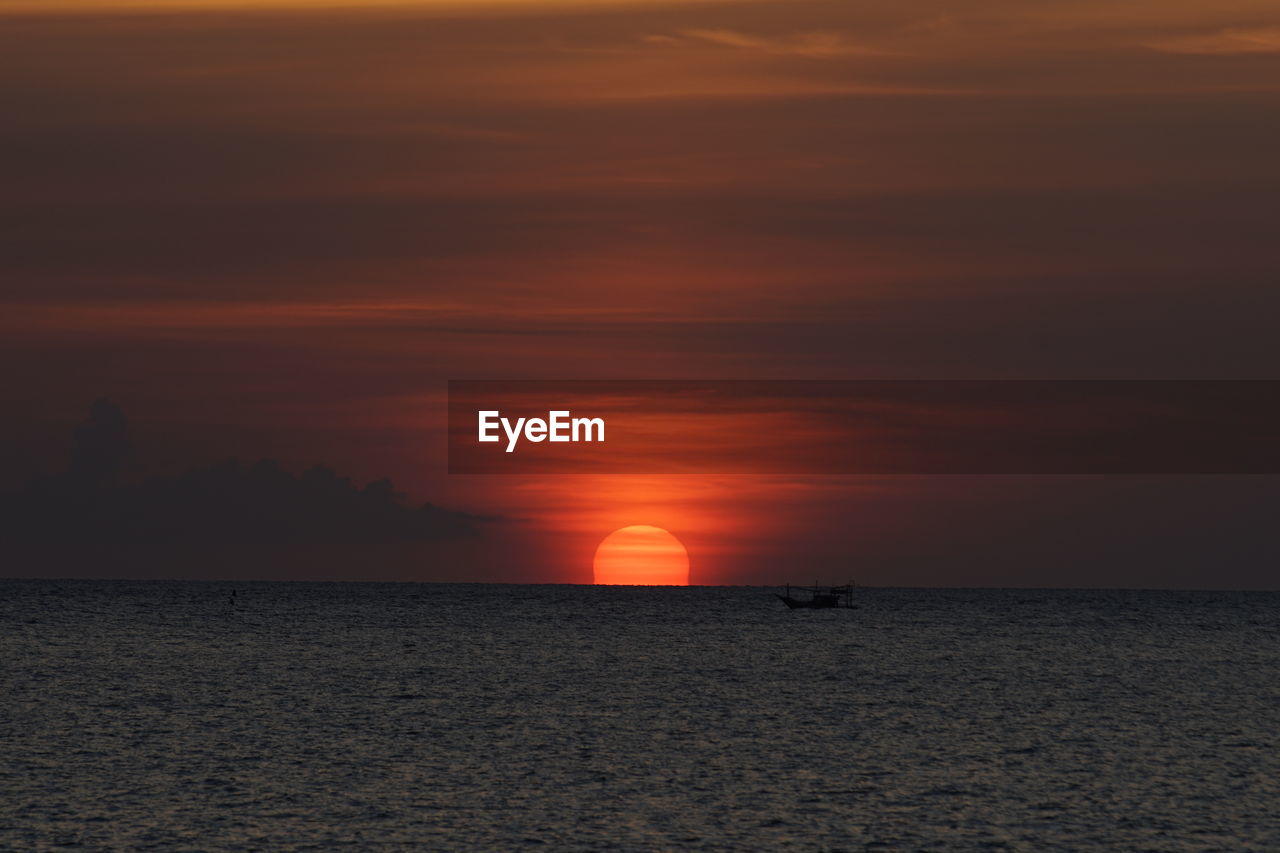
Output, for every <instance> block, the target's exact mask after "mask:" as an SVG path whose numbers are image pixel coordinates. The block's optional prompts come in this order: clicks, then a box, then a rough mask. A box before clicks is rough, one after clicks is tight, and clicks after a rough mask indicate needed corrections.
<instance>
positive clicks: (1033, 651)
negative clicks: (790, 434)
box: [0, 581, 1280, 850]
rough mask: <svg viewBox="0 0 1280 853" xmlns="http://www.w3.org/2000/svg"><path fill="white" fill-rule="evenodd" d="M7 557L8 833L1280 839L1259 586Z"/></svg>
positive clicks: (452, 841)
mask: <svg viewBox="0 0 1280 853" xmlns="http://www.w3.org/2000/svg"><path fill="white" fill-rule="evenodd" d="M232 588H233V587H232V585H230V584H213V583H208V584H205V583H130V582H105V583H104V582H89V581H85V582H72V581H67V582H20V581H0V629H2V633H0V676H2V678H3V707H2V708H0V847H3V848H12V849H24V848H30V847H36V848H43V847H50V846H67V847H74V846H80V847H85V848H103V847H131V848H132V847H144V848H145V847H151V848H159V849H174V848H187V849H228V848H240V849H263V848H268V849H287V848H293V847H313V848H314V847H319V848H332V847H337V846H343V845H354V846H359V847H363V848H382V849H388V848H392V849H394V848H398V847H426V848H434V849H443V848H460V847H466V848H473V849H508V848H513V847H524V846H530V847H535V846H538V845H544V846H545V847H546V848H547V849H580V850H601V849H627V850H651V849H787V848H794V849H805V850H812V849H843V850H860V849H865V848H870V849H877V848H884V849H916V848H922V847H927V848H932V849H938V848H956V849H977V848H984V849H1005V848H1007V849H1018V850H1044V849H1053V848H1062V849H1067V848H1069V849H1091V848H1092V849H1108V850H1112V849H1139V848H1143V849H1159V850H1206V849H1246V848H1253V849H1272V850H1275V849H1280V757H1278V755H1277V750H1276V747H1277V741H1278V740H1280V735H1278V734H1277V733H1278V732H1280V594H1274V593H1168V592H1046V591H994V590H991V591H988V590H949V591H928V590H874V589H868V590H862V591H860V598H859V604H860V607H859V609H857V610H854V611H826V612H821V611H819V612H803V611H796V612H791V611H787V610H786V609H785V608H783V606H782V605H781V604H780V603H779V602H778V601H776V600H774V599H771V598H770V597H768V596H766V595H765V594H764V593H763V592H762V591H760V590H758V589H745V588H731V589H716V588H690V589H629V588H593V587H574V586H469V585H468V586H451V585H395V584H249V585H245V584H237V585H235V587H234V588H235V589H237V590H238V591H239V594H238V596H237V604H236V605H235V606H234V607H232V606H231V605H229V603H228V598H229V595H230V591H231V589H232Z"/></svg>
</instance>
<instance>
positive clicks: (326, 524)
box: [0, 400, 491, 577]
mask: <svg viewBox="0 0 1280 853" xmlns="http://www.w3.org/2000/svg"><path fill="white" fill-rule="evenodd" d="M132 457H133V447H132V444H131V442H130V439H129V431H128V423H127V420H126V418H125V415H124V412H123V411H121V409H119V408H118V407H117V406H115V405H113V404H112V403H110V402H108V401H106V400H99V401H98V402H96V403H94V405H93V407H92V409H91V412H90V414H89V417H88V419H87V420H85V421H84V422H83V423H82V424H81V425H80V426H79V427H78V428H77V429H76V431H75V446H74V451H73V453H72V457H71V462H70V465H69V466H68V467H67V469H66V470H65V471H64V472H62V473H59V474H54V475H49V476H44V477H40V478H37V479H35V480H33V481H31V482H30V483H28V484H27V485H26V487H25V488H23V489H21V490H19V491H17V492H15V493H11V494H7V495H4V496H3V497H2V498H0V501H2V505H0V541H4V542H6V543H7V545H8V546H9V548H8V550H10V553H11V554H13V553H16V554H18V555H20V558H19V559H18V560H16V561H15V563H13V564H10V566H9V568H8V571H7V572H6V574H8V575H11V576H13V575H17V576H22V575H49V574H57V575H62V576H104V575H115V576H119V575H120V574H121V573H122V572H124V573H126V574H129V573H133V574H136V575H139V576H148V577H150V576H157V577H166V576H167V577H178V576H182V577H186V576H192V575H202V574H213V575H216V576H246V577H252V576H266V577H295V576H297V573H296V572H295V571H294V570H293V569H294V568H295V567H296V566H297V565H298V564H299V563H305V564H306V566H307V569H308V572H309V574H313V575H319V576H320V577H325V576H329V575H333V574H334V572H335V568H334V567H335V565H336V564H340V563H341V562H342V561H343V560H352V559H358V555H360V554H364V555H366V556H369V555H372V554H377V555H379V556H383V557H385V556H386V551H387V549H388V548H391V549H392V550H394V549H396V548H397V547H399V548H400V549H401V551H402V552H405V549H407V551H408V552H412V551H414V547H413V546H429V547H432V549H433V550H434V546H437V545H440V544H442V543H446V542H448V541H451V540H458V539H463V538H467V537H475V536H477V535H478V534H479V533H480V531H481V526H482V524H483V523H484V522H486V521H490V520H491V519H488V518H486V517H482V516H477V515H472V514H470V513H466V512H459V511H453V510H447V509H443V508H440V507H437V506H433V505H432V504H430V503H424V504H422V505H420V506H409V505H406V504H405V502H404V498H403V496H402V495H401V494H399V493H397V492H396V491H395V489H394V488H393V486H392V483H391V481H390V480H387V479H383V480H377V481H374V482H371V483H368V484H366V485H364V486H363V487H360V486H356V485H355V484H353V483H352V482H351V480H350V479H349V478H347V477H341V476H339V475H337V474H336V473H334V472H333V471H332V470H330V469H329V468H327V467H325V466H323V465H316V466H314V467H312V468H310V469H308V470H306V471H304V472H303V473H302V474H300V475H294V474H292V473H290V472H288V471H285V470H283V469H282V468H281V467H280V466H279V465H278V464H277V463H276V462H274V461H272V460H270V459H263V460H260V461H258V462H255V463H252V464H244V463H241V462H239V461H237V460H227V461H225V462H221V463H219V464H216V465H212V466H209V467H204V468H194V469H191V470H188V471H185V472H182V473H180V474H176V475H173V476H162V477H152V478H143V479H134V478H130V477H129V476H128V470H129V465H130V461H131V459H132ZM371 549H372V550H371ZM419 550H420V549H419ZM319 556H322V557H323V558H321V559H318V557H319ZM264 558H265V559H266V562H263V559H264ZM175 560H176V561H178V562H174V561H175ZM336 571H337V576H346V577H351V576H353V575H354V576H358V575H359V574H360V568H359V565H355V566H352V565H350V564H348V565H347V567H346V568H345V569H336ZM375 573H376V572H375Z"/></svg>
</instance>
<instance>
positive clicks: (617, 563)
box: [593, 524, 689, 586]
mask: <svg viewBox="0 0 1280 853" xmlns="http://www.w3.org/2000/svg"><path fill="white" fill-rule="evenodd" d="M593 568H594V569H595V578H596V583H603V584H630V585H635V586H688V585H689V552H688V551H686V550H685V549H684V545H682V544H680V540H679V539H677V538H676V537H674V536H672V535H671V534H670V533H668V532H667V531H665V530H663V529H662V528H661V527H650V526H649V525H647V524H633V525H631V526H630V527H621V528H619V529H617V530H615V531H613V532H612V533H610V534H609V535H608V536H606V537H605V538H604V541H603V542H601V543H600V547H599V548H596V558H595V560H594V561H593Z"/></svg>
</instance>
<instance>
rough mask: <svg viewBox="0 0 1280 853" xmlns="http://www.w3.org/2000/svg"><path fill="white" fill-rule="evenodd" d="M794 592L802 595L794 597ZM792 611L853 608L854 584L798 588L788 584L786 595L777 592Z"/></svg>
mask: <svg viewBox="0 0 1280 853" xmlns="http://www.w3.org/2000/svg"><path fill="white" fill-rule="evenodd" d="M792 590H795V591H796V592H798V593H801V595H800V596H795V595H792V594H791V592H792ZM774 595H776V596H777V597H778V598H780V599H781V600H782V603H783V604H785V605H787V607H789V608H791V609H792V610H817V609H822V608H827V607H847V608H852V607H853V584H846V585H844V586H796V587H793V586H791V585H790V584H787V591H786V593H785V594H784V593H781V592H775V593H774Z"/></svg>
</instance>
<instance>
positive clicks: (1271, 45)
mask: <svg viewBox="0 0 1280 853" xmlns="http://www.w3.org/2000/svg"><path fill="white" fill-rule="evenodd" d="M1147 46H1148V47H1151V48H1153V49H1155V50H1159V51H1163V52H1165V53H1187V54H1202V55H1217V56H1232V55H1235V54H1241V53H1280V26H1277V27H1228V28H1226V29H1223V30H1219V31H1217V32H1214V33H1203V34H1196V35H1183V36H1174V37H1171V38H1164V39H1157V40H1154V41H1150V42H1147Z"/></svg>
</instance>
